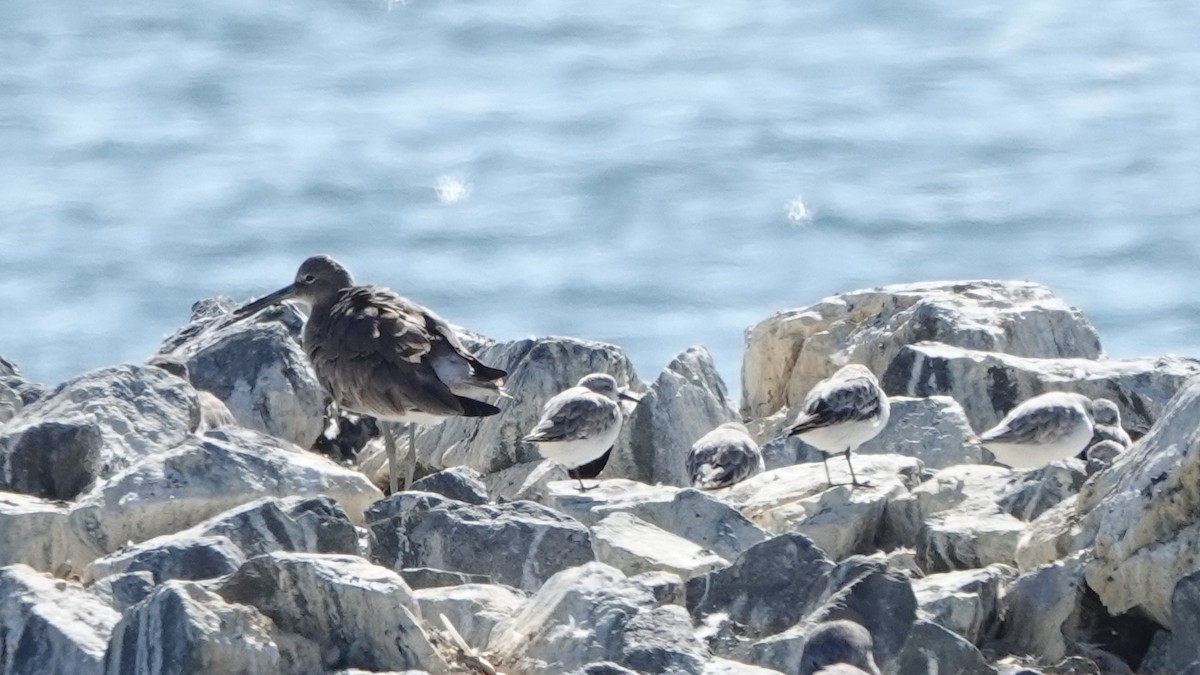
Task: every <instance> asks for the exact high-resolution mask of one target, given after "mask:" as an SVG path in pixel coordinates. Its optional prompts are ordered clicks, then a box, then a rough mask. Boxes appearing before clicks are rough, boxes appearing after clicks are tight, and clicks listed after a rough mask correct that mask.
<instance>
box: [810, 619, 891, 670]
mask: <svg viewBox="0 0 1200 675" xmlns="http://www.w3.org/2000/svg"><path fill="white" fill-rule="evenodd" d="M874 646H875V641H874V640H873V639H872V638H871V633H870V632H869V631H868V630H867V629H866V628H863V627H862V626H861V625H859V624H857V623H855V622H853V621H846V620H844V619H842V620H837V621H826V622H824V623H821V624H818V625H817V626H816V627H815V628H813V629H812V631H811V632H809V634H808V635H807V636H806V637H805V639H804V648H803V651H801V653H800V673H802V674H803V675H813V674H814V673H818V672H820V671H821V670H822V669H827V668H830V667H832V666H834V665H836V664H843V665H845V666H852V667H854V668H857V669H858V670H860V671H862V672H864V673H869V674H870V675H879V666H878V665H876V664H875V653H874ZM840 670H841V672H847V671H846V670H845V669H840ZM838 671H839V669H837V668H834V669H833V672H838ZM849 672H854V671H849Z"/></svg>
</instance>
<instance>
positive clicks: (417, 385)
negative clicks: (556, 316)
mask: <svg viewBox="0 0 1200 675" xmlns="http://www.w3.org/2000/svg"><path fill="white" fill-rule="evenodd" d="M284 300H296V301H299V302H302V303H304V304H306V305H308V307H309V315H308V321H307V322H305V324H304V351H305V353H307V354H308V360H309V362H310V363H311V364H312V367H313V371H314V372H315V373H316V375H317V381H318V382H320V384H321V387H322V388H323V389H324V390H325V392H326V393H327V394H329V396H330V398H332V399H333V403H334V405H336V406H337V407H338V408H339V409H341V410H345V411H348V412H352V413H357V414H360V415H370V416H371V417H375V418H378V419H380V420H383V421H385V422H403V423H407V424H408V425H409V428H408V437H409V452H410V453H411V454H412V457H411V461H410V462H409V463H408V466H407V467H406V471H407V473H406V477H405V486H408V485H410V484H412V479H413V472H414V471H415V470H416V460H417V455H416V453H417V449H416V432H415V428H414V425H416V424H433V423H436V422H440V421H442V420H444V419H446V418H447V417H454V416H463V417H486V416H488V415H495V414H496V413H498V412H500V409H499V408H497V407H496V406H494V405H492V404H491V403H487V402H485V401H481V400H478V398H477V397H483V396H495V395H499V396H503V395H504V391H503V388H502V385H503V382H504V377H505V375H506V374H507V373H505V372H504V371H503V370H500V369H498V368H492V367H490V366H486V365H484V364H483V363H481V362H480V361H479V359H477V358H475V355H474V354H472V353H470V352H469V351H467V349H466V348H465V347H463V345H462V343H461V342H459V339H458V336H457V335H455V333H454V329H452V328H451V327H450V325H449V324H448V323H446V322H445V321H444V320H443V319H442V318H441V317H439V316H438V315H437V314H434V313H433V312H431V311H430V310H428V309H426V308H425V307H422V306H421V305H418V304H417V303H415V302H412V301H411V300H409V299H407V298H404V297H401V296H400V295H398V294H396V293H395V292H393V291H391V290H389V289H387V288H382V287H379V286H369V285H367V286H356V285H355V284H354V281H353V280H352V279H351V278H350V272H348V271H347V270H346V268H345V267H343V266H342V265H341V264H340V263H339V262H338V261H336V260H334V259H333V258H330V257H329V256H324V255H318V256H313V257H311V258H309V259H308V260H305V261H304V262H303V263H302V264H301V265H300V269H299V271H297V272H296V278H295V281H293V282H292V283H291V284H289V285H287V286H285V287H283V288H281V289H280V290H278V291H276V292H274V293H271V294H270V295H267V296H264V297H262V298H259V299H258V300H256V301H254V302H251V303H249V304H247V305H245V306H244V307H241V308H239V309H237V310H236V311H235V312H234V316H235V317H237V318H242V317H246V316H250V315H252V314H254V313H255V312H257V311H259V310H260V309H262V308H264V307H267V306H269V305H274V304H277V303H280V302H283V301H284ZM380 426H382V427H383V437H384V446H385V448H386V449H387V456H388V473H389V482H390V484H391V490H392V492H393V493H394V492H396V491H397V490H398V489H399V485H398V483H399V479H398V474H397V466H396V463H397V459H396V439H395V437H394V434H393V433H392V431H391V429H389V428H388V425H387V424H382V425H380Z"/></svg>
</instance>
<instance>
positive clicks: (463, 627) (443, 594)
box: [413, 584, 526, 652]
mask: <svg viewBox="0 0 1200 675" xmlns="http://www.w3.org/2000/svg"><path fill="white" fill-rule="evenodd" d="M413 595H414V597H415V598H416V600H417V604H418V605H419V606H420V608H421V616H423V617H424V619H425V625H427V626H432V627H434V628H437V629H439V630H440V629H442V623H441V618H440V617H441V616H442V615H445V616H446V618H447V619H448V620H449V621H450V623H451V624H452V625H453V626H454V629H455V630H457V631H458V632H459V634H460V635H462V637H463V639H464V640H466V641H467V644H468V645H470V646H471V647H472V648H474V649H476V650H478V651H480V652H482V651H484V650H485V649H487V645H488V640H489V639H490V638H491V635H492V629H493V628H495V627H496V624H498V623H500V622H501V621H504V620H506V619H508V618H509V617H511V616H513V615H514V614H516V613H517V612H519V611H521V608H522V607H523V606H524V605H525V600H526V597H525V595H524V594H522V593H520V592H518V591H515V590H513V589H511V588H509V587H507V586H500V585H498V584H462V585H460V586H442V587H438V588H424V589H421V590H418V591H414V592H413Z"/></svg>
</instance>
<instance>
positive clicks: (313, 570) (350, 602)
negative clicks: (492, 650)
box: [218, 551, 449, 672]
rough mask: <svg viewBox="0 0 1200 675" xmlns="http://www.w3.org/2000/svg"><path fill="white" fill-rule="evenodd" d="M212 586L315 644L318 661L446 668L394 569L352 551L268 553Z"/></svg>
mask: <svg viewBox="0 0 1200 675" xmlns="http://www.w3.org/2000/svg"><path fill="white" fill-rule="evenodd" d="M218 593H220V595H221V596H222V597H223V598H225V599H226V600H227V601H229V602H236V603H238V604H242V605H249V606H251V607H254V608H256V609H258V610H259V611H260V612H262V613H263V614H264V615H266V616H268V617H270V618H271V620H272V621H274V623H275V625H276V626H277V627H278V629H279V630H281V631H283V632H285V633H288V634H291V635H296V636H300V637H302V638H304V639H305V640H307V641H309V642H311V643H313V644H316V645H317V646H318V648H319V650H320V654H321V664H322V665H323V667H324V668H325V669H329V670H333V669H337V668H365V669H368V670H406V669H409V668H423V669H428V670H431V671H434V672H446V671H447V670H448V669H449V667H448V665H447V664H446V663H445V661H444V660H443V659H442V657H441V656H440V654H438V652H437V650H435V649H434V647H433V645H432V644H431V643H430V641H429V636H428V635H427V634H426V633H425V630H424V629H423V628H422V625H421V621H420V618H421V611H420V608H419V606H418V604H417V601H416V598H414V597H413V594H412V591H411V589H409V587H408V585H407V584H405V583H404V580H403V579H401V578H400V575H398V574H396V573H395V572H392V571H390V570H387V569H384V568H382V567H379V566H377V565H372V564H370V563H368V562H367V561H366V560H363V559H362V558H358V557H356V556H346V555H322V554H314V553H291V552H284V551H276V552H275V553H268V554H266V555H262V556H258V557H256V558H253V559H251V560H249V561H247V562H246V564H244V565H242V567H241V568H240V569H239V570H238V571H237V572H236V573H235V574H234V575H233V576H231V577H230V578H229V579H228V580H227V581H225V582H224V583H223V584H222V585H221V587H220V589H219V590H218Z"/></svg>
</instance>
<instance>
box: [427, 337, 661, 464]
mask: <svg viewBox="0 0 1200 675" xmlns="http://www.w3.org/2000/svg"><path fill="white" fill-rule="evenodd" d="M477 356H478V357H479V360H480V361H483V362H484V363H487V364H489V365H491V366H494V367H496V368H501V369H503V370H505V371H507V372H508V377H507V378H505V389H507V390H508V392H509V394H510V395H512V396H513V398H512V399H511V400H504V401H502V402H501V403H500V404H499V407H500V414H498V415H493V416H491V417H483V418H451V419H449V420H446V421H445V422H442V423H441V424H438V425H436V426H429V427H426V428H424V429H422V430H421V432H420V433H419V434H418V435H417V451H418V456H419V458H420V462H421V464H422V465H424V466H427V467H429V468H431V469H434V470H437V469H441V468H446V467H452V466H459V465H463V466H469V467H471V468H472V469H475V470H476V471H479V472H481V473H484V474H488V473H492V472H495V471H499V470H501V469H505V468H508V467H511V466H513V465H516V464H522V463H525V462H532V461H537V460H539V459H541V457H540V456H539V455H538V451H537V448H536V447H535V446H534V445H533V444H531V443H526V442H524V441H522V440H521V439H522V438H523V437H524V436H525V435H526V434H528V433H529V430H530V429H532V428H533V427H534V425H535V424H537V421H538V418H539V417H541V411H542V406H543V405H544V404H545V403H546V401H547V400H549V399H550V397H551V396H554V395H555V394H557V393H558V392H560V391H562V390H563V389H566V388H567V387H570V386H573V385H574V384H575V383H576V382H578V381H579V378H581V377H583V376H584V375H587V374H588V373H593V372H601V373H608V374H610V375H612V376H613V377H615V378H616V379H617V383H618V384H619V385H621V386H632V387H633V388H634V389H641V386H640V384H639V383H638V379H637V374H636V373H635V372H634V370H633V365H632V363H630V361H629V359H628V357H626V356H625V354H624V352H622V351H621V349H620V348H619V347H615V346H613V345H609V344H604V343H600V342H590V341H586V340H577V339H574V338H565V337H546V338H538V339H535V340H517V341H515V342H500V343H496V344H493V345H490V346H488V347H486V348H485V349H483V350H482V351H480V352H479V353H478V354H477Z"/></svg>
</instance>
